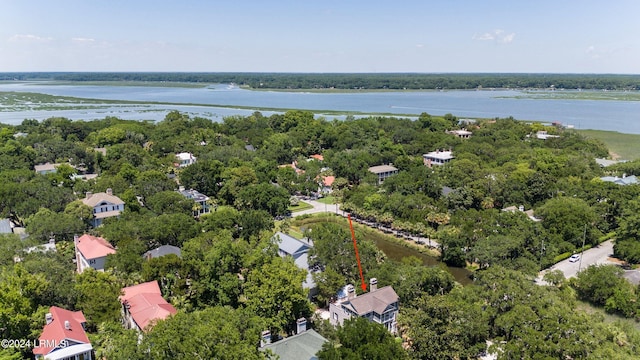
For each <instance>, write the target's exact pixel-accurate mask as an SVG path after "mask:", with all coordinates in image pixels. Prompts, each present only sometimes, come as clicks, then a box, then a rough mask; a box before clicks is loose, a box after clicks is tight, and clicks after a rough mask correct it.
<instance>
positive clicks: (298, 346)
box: [260, 318, 327, 360]
mask: <svg viewBox="0 0 640 360" xmlns="http://www.w3.org/2000/svg"><path fill="white" fill-rule="evenodd" d="M296 327H297V331H296V334H295V335H293V336H289V337H286V338H284V339H282V340H279V341H276V342H273V343H272V342H271V339H270V335H271V333H270V332H267V333H266V334H263V335H264V336H263V340H264V341H263V342H262V346H261V347H260V351H266V350H270V351H271V352H272V353H273V354H274V355H276V356H278V359H280V360H317V359H318V357H317V356H316V354H317V353H318V352H319V351H320V350H321V349H322V345H324V343H325V342H327V339H325V338H324V337H323V336H322V335H320V334H318V333H317V332H316V331H315V330H313V329H309V330H307V320H306V319H304V318H302V319H298V321H297V322H296Z"/></svg>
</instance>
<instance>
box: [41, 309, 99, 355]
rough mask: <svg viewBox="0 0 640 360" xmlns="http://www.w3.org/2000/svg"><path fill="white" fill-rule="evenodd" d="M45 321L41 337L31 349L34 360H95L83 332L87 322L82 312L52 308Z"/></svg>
mask: <svg viewBox="0 0 640 360" xmlns="http://www.w3.org/2000/svg"><path fill="white" fill-rule="evenodd" d="M45 320H46V324H45V326H44V329H43V330H42V335H40V337H39V338H38V342H37V343H35V344H34V348H33V354H34V355H35V356H36V359H48V360H62V359H84V360H92V359H95V356H94V354H93V347H92V346H91V342H90V341H89V338H88V337H87V334H86V333H85V332H84V325H85V323H86V322H87V320H86V319H85V317H84V314H83V313H82V311H69V310H65V309H63V308H59V307H57V306H52V307H51V308H49V312H48V313H47V314H46V315H45Z"/></svg>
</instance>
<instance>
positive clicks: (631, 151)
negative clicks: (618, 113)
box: [577, 130, 640, 160]
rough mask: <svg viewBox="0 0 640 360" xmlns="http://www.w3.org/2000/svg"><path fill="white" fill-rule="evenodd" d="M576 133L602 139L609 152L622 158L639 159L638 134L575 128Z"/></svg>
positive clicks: (639, 143) (639, 144) (639, 145)
mask: <svg viewBox="0 0 640 360" xmlns="http://www.w3.org/2000/svg"><path fill="white" fill-rule="evenodd" d="M577 131H578V133H580V134H582V135H584V136H586V137H588V138H593V139H598V140H600V141H602V142H603V143H604V144H605V145H606V146H607V148H609V151H610V152H611V153H614V154H616V155H618V156H619V158H620V159H624V160H636V159H640V135H638V134H623V133H619V132H616V131H603V130H577Z"/></svg>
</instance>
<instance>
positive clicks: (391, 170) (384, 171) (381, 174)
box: [369, 164, 398, 185]
mask: <svg viewBox="0 0 640 360" xmlns="http://www.w3.org/2000/svg"><path fill="white" fill-rule="evenodd" d="M369 172H370V173H373V174H375V175H376V176H377V177H378V185H380V184H382V183H383V182H384V180H385V179H386V178H388V177H390V176H393V175H396V174H398V168H396V167H395V166H393V164H389V165H378V166H372V167H370V168H369Z"/></svg>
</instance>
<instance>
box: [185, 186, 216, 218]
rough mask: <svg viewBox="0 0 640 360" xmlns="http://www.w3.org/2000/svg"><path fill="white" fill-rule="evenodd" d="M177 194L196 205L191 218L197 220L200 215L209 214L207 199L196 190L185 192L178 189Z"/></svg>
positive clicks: (209, 208)
mask: <svg viewBox="0 0 640 360" xmlns="http://www.w3.org/2000/svg"><path fill="white" fill-rule="evenodd" d="M178 192H179V193H180V194H181V195H182V196H184V197H186V198H187V199H191V200H193V201H194V202H195V203H196V204H197V205H198V207H197V209H194V210H193V216H194V217H196V218H199V217H200V215H204V214H208V213H210V212H211V206H210V205H209V197H208V196H207V195H205V194H203V193H201V192H199V191H198V190H193V189H189V190H185V188H184V187H182V186H181V187H180V189H179V190H178Z"/></svg>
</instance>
